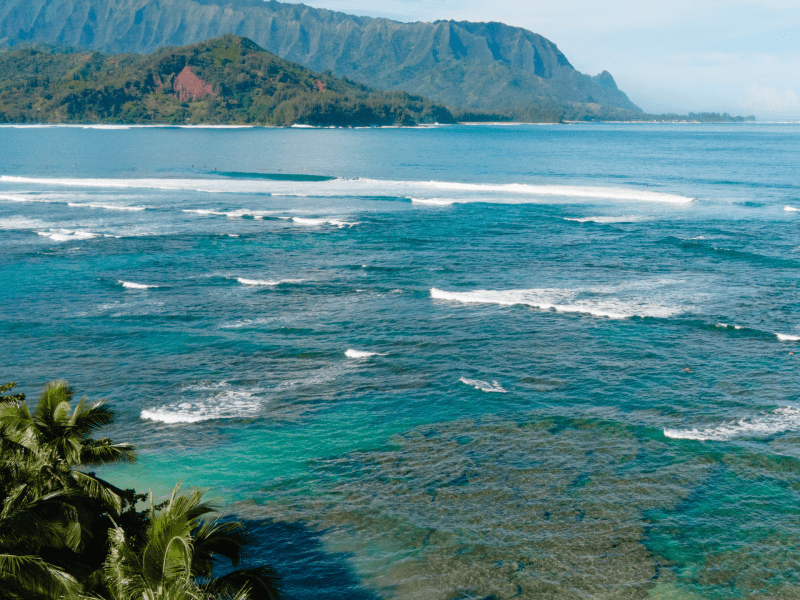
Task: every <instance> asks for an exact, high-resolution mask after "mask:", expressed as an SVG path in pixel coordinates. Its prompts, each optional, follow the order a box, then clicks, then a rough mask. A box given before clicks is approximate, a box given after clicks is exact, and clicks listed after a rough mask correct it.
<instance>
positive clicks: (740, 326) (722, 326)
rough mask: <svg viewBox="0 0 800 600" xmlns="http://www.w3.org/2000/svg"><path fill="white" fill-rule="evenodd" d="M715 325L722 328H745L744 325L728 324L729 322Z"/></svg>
mask: <svg viewBox="0 0 800 600" xmlns="http://www.w3.org/2000/svg"><path fill="white" fill-rule="evenodd" d="M714 327H719V328H720V329H744V326H742V325H728V324H727V323H717V324H716V325H715V326H714Z"/></svg>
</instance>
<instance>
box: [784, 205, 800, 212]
mask: <svg viewBox="0 0 800 600" xmlns="http://www.w3.org/2000/svg"><path fill="white" fill-rule="evenodd" d="M783 210H785V211H786V212H800V208H795V207H794V206H789V205H786V206H784V207H783Z"/></svg>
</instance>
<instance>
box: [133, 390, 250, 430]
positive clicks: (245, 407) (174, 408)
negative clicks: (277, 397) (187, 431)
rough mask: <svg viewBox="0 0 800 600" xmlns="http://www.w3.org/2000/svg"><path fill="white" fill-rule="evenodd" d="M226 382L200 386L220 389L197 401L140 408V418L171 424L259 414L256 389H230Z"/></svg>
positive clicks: (247, 416) (238, 417) (239, 417)
mask: <svg viewBox="0 0 800 600" xmlns="http://www.w3.org/2000/svg"><path fill="white" fill-rule="evenodd" d="M228 387H229V386H228V384H225V383H223V384H221V385H219V386H215V387H211V388H200V389H201V391H202V390H203V389H219V388H222V391H218V392H216V393H214V394H212V395H211V396H210V397H208V398H204V399H201V400H196V401H186V402H177V403H175V404H168V405H164V406H159V407H155V408H148V409H145V410H143V411H142V412H141V415H140V416H141V418H142V419H145V420H148V421H158V422H161V423H167V424H170V425H175V424H182V423H198V422H200V421H210V420H212V419H241V418H253V417H256V416H258V414H259V411H260V408H261V402H260V401H259V400H258V398H256V397H255V394H256V393H257V392H258V391H259V390H258V389H251V390H232V389H226V388H228Z"/></svg>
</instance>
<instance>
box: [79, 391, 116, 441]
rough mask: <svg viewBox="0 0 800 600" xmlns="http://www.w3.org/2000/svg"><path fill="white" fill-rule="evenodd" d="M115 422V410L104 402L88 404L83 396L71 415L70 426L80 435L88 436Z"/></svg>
mask: <svg viewBox="0 0 800 600" xmlns="http://www.w3.org/2000/svg"><path fill="white" fill-rule="evenodd" d="M113 422H114V411H113V410H111V409H110V408H109V407H108V406H106V405H105V404H103V402H102V401H101V402H97V403H95V404H93V405H91V406H87V403H86V398H85V397H84V398H81V399H80V401H79V402H78V404H77V406H75V410H74V411H73V412H72V417H70V427H71V428H72V430H73V431H74V432H75V434H77V435H79V436H87V435H89V434H90V433H92V432H93V431H94V430H95V429H100V428H101V427H104V426H105V425H110V424H111V423H113Z"/></svg>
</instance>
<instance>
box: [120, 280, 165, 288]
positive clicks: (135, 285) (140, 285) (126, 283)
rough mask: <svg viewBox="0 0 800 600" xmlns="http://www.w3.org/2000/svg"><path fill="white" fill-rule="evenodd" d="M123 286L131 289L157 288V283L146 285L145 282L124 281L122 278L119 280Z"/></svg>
mask: <svg viewBox="0 0 800 600" xmlns="http://www.w3.org/2000/svg"><path fill="white" fill-rule="evenodd" d="M117 283H119V284H120V285H121V286H122V287H124V288H128V289H131V290H149V289H150V288H157V287H158V286H157V285H145V284H143V283H134V282H132V281H122V280H121V279H120V280H119V281H118V282H117Z"/></svg>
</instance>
